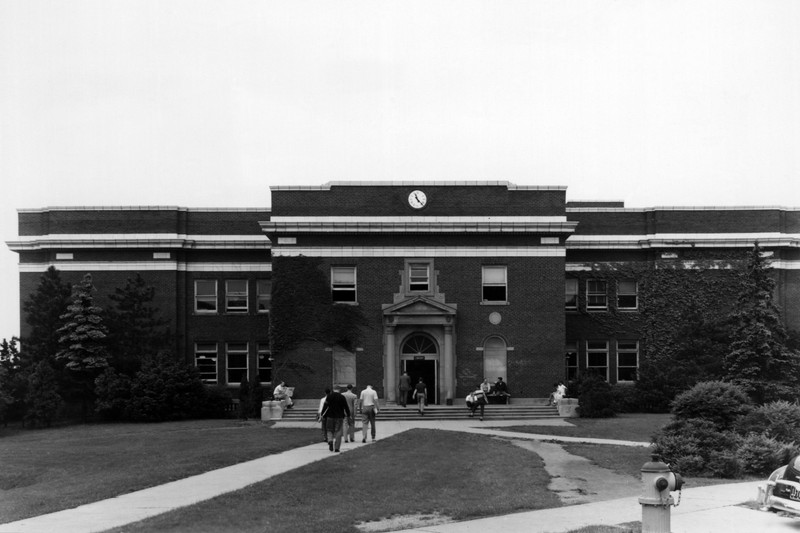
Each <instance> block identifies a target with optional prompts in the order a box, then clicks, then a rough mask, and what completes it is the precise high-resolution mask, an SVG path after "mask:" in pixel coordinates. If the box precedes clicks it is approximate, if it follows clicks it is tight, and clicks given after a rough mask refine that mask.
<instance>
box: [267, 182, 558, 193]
mask: <svg viewBox="0 0 800 533" xmlns="http://www.w3.org/2000/svg"><path fill="white" fill-rule="evenodd" d="M331 187H507V188H508V189H511V190H521V191H566V190H567V187H566V185H515V184H513V183H511V182H509V181H439V180H422V181H413V180H411V181H328V182H326V183H323V184H322V185H270V190H272V191H329V190H330V189H331Z"/></svg>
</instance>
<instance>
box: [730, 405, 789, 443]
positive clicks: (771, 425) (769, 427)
mask: <svg viewBox="0 0 800 533" xmlns="http://www.w3.org/2000/svg"><path fill="white" fill-rule="evenodd" d="M736 430H737V431H738V432H739V433H741V434H742V435H747V434H749V433H763V434H765V435H766V436H768V437H772V438H774V439H777V440H778V441H780V442H784V443H786V442H798V443H800V404H797V403H796V402H791V403H790V402H787V401H784V400H780V401H777V402H772V403H767V404H764V405H760V406H758V407H756V408H755V409H753V410H752V411H751V412H750V413H748V414H747V415H745V416H744V417H742V418H741V419H740V420H739V421H738V422H737V424H736Z"/></svg>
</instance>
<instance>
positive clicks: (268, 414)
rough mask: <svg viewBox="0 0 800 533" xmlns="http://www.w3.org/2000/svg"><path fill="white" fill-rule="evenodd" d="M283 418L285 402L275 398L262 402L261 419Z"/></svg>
mask: <svg viewBox="0 0 800 533" xmlns="http://www.w3.org/2000/svg"><path fill="white" fill-rule="evenodd" d="M281 418H283V403H282V402H278V401H275V400H268V401H266V402H261V421H262V422H263V421H267V420H280V419H281Z"/></svg>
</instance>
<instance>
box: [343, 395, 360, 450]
mask: <svg viewBox="0 0 800 533" xmlns="http://www.w3.org/2000/svg"><path fill="white" fill-rule="evenodd" d="M342 396H344V399H345V400H347V407H349V408H350V416H348V417H347V418H346V419H345V424H346V425H347V429H346V430H345V432H344V441H345V442H348V441H350V442H355V441H356V402H357V401H358V396H356V395H355V393H354V392H353V385H348V386H347V390H346V391H344V392H343V393H342Z"/></svg>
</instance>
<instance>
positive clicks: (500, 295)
mask: <svg viewBox="0 0 800 533" xmlns="http://www.w3.org/2000/svg"><path fill="white" fill-rule="evenodd" d="M506 278H507V267H505V266H484V267H483V301H484V302H505V301H507V300H508V298H507V296H506V288H507V282H506Z"/></svg>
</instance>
